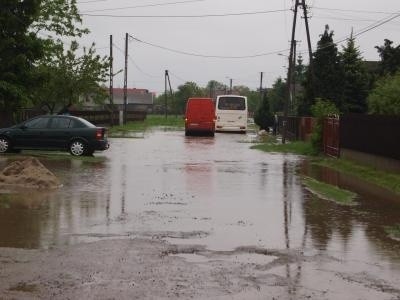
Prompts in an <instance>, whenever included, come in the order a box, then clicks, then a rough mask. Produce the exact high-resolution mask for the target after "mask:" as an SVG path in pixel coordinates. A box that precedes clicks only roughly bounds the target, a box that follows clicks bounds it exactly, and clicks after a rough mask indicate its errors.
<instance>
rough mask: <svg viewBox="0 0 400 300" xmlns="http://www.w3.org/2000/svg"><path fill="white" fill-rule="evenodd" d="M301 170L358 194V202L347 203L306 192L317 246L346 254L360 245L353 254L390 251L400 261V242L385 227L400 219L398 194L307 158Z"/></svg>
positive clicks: (307, 213)
mask: <svg viewBox="0 0 400 300" xmlns="http://www.w3.org/2000/svg"><path fill="white" fill-rule="evenodd" d="M300 170H301V172H302V173H303V174H305V175H307V176H313V177H315V178H317V179H318V180H321V181H324V182H327V183H330V184H333V185H336V186H339V187H342V188H345V189H350V190H352V191H355V192H356V193H357V194H358V198H357V206H355V207H346V206H341V205H338V204H336V203H334V202H330V201H324V200H321V199H318V198H317V197H315V196H314V195H312V194H310V193H309V192H305V197H304V205H303V206H304V219H305V222H306V226H307V228H309V231H310V236H311V239H312V242H313V245H314V247H315V248H317V249H319V250H324V251H325V250H328V249H336V250H337V249H340V250H341V251H343V255H346V254H350V253H351V252H354V251H355V249H357V251H356V252H355V253H351V255H354V256H357V257H358V258H362V257H365V258H366V257H368V256H370V255H371V254H372V253H374V255H376V257H386V256H387V255H388V254H389V255H388V256H389V257H392V258H393V259H394V260H395V261H399V255H398V253H400V243H399V242H396V241H394V240H392V239H390V238H389V237H388V235H387V234H386V233H385V231H384V228H385V227H386V226H393V225H395V224H398V223H400V216H399V214H398V212H399V210H400V202H399V201H396V199H397V200H398V196H397V195H394V194H392V193H390V192H388V191H385V192H381V191H382V189H381V188H379V187H376V186H373V185H371V184H369V183H366V182H364V181H362V180H359V179H357V178H354V177H352V176H349V175H346V174H340V173H338V172H336V171H334V170H331V169H329V168H325V167H319V166H315V165H311V164H309V163H308V162H304V163H303V164H302V165H301V167H300ZM333 243H335V245H333ZM339 247H340V248H339ZM371 247H372V248H371Z"/></svg>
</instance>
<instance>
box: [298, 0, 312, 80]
mask: <svg viewBox="0 0 400 300" xmlns="http://www.w3.org/2000/svg"><path fill="white" fill-rule="evenodd" d="M301 5H302V6H303V13H304V22H305V24H306V33H307V45H308V56H309V60H310V62H309V68H310V74H311V76H313V74H314V73H313V56H312V47H311V39H310V28H309V26H308V15H307V6H306V0H302V1H301Z"/></svg>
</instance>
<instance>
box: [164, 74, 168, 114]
mask: <svg viewBox="0 0 400 300" xmlns="http://www.w3.org/2000/svg"><path fill="white" fill-rule="evenodd" d="M167 77H168V70H165V75H164V85H165V89H164V112H165V118H168V107H167V97H168V96H167Z"/></svg>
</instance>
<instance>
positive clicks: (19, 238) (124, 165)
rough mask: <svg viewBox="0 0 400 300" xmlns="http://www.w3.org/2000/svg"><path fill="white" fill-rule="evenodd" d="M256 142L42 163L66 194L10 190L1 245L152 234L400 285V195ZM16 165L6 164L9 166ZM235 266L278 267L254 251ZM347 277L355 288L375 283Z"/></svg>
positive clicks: (125, 143) (155, 138)
mask: <svg viewBox="0 0 400 300" xmlns="http://www.w3.org/2000/svg"><path fill="white" fill-rule="evenodd" d="M251 139H252V137H251V136H249V135H240V134H223V133H217V134H216V135H215V137H214V138H212V137H185V136H184V133H183V132H182V131H161V130H158V131H155V132H152V133H149V134H146V135H145V136H144V138H141V139H132V138H129V139H111V147H110V149H109V150H108V151H105V152H104V153H96V154H95V155H96V156H97V157H99V160H98V161H96V162H84V161H81V160H77V159H73V158H71V157H70V156H69V155H66V156H65V159H63V158H60V159H52V160H44V159H41V162H42V163H43V164H44V165H45V166H46V167H47V168H48V169H50V170H51V171H52V172H53V173H55V175H56V176H57V177H58V178H59V179H60V181H61V182H62V183H63V186H62V188H60V189H59V190H53V191H48V192H43V191H40V192H32V191H19V192H18V193H15V192H14V191H7V190H1V191H0V247H14V248H28V249H51V248H53V247H62V246H67V245H74V244H78V243H85V242H92V241H98V240H104V239H124V238H127V237H130V238H131V237H135V236H141V237H146V236H147V237H157V238H162V239H163V240H165V241H167V242H169V243H172V244H178V245H202V246H203V247H204V248H205V249H208V250H209V251H232V250H234V249H237V248H238V247H250V246H252V247H256V248H257V249H279V250H285V251H286V250H287V251H291V250H293V251H299V252H301V253H306V254H308V255H314V256H318V255H324V257H329V258H331V260H329V262H325V263H324V261H323V260H322V261H320V262H319V263H320V264H321V265H319V264H318V266H317V269H318V268H321V269H323V268H324V264H326V265H330V267H329V272H332V273H335V274H336V275H337V274H343V273H342V272H345V271H346V272H348V271H349V270H351V271H352V272H354V273H356V274H365V273H372V274H378V273H379V276H380V277H379V278H380V279H379V280H381V281H380V282H382V281H385V282H392V283H393V282H394V283H395V284H398V283H399V281H400V242H399V241H397V240H395V239H393V238H391V237H390V236H389V235H388V233H387V232H386V231H385V228H386V227H388V226H395V225H396V224H400V214H399V211H400V201H398V200H399V199H398V197H396V196H395V195H393V194H391V193H387V192H383V191H381V190H379V189H378V188H376V187H372V188H371V186H369V185H366V184H364V183H362V182H360V181H358V180H356V179H354V178H351V177H349V176H344V175H341V174H338V173H335V172H331V171H329V170H326V169H322V168H317V167H315V166H310V165H309V164H307V163H306V162H304V159H303V158H301V157H299V156H296V155H285V154H269V153H264V152H261V151H257V150H251V149H250V146H251V144H250V143H249V141H251ZM12 159H15V156H12ZM10 161H11V157H10V158H8V157H7V156H3V157H0V169H2V168H3V167H5V166H6V165H7V164H8V163H9V162H10ZM302 173H303V174H307V175H311V176H314V177H316V178H319V179H321V180H324V181H327V182H330V183H335V184H337V185H339V186H342V187H345V188H347V189H351V190H354V191H355V192H357V194H358V197H357V199H356V202H357V205H355V206H351V207H348V206H341V205H338V204H336V203H334V202H330V201H326V200H321V199H318V198H316V197H315V196H313V195H311V194H310V193H309V192H308V191H307V190H306V189H305V188H304V187H303V186H302V184H301V174H302ZM177 255H178V256H179V255H181V257H183V258H185V257H186V259H188V260H190V259H192V260H193V261H202V260H205V261H208V260H209V258H204V257H200V256H196V255H192V256H190V254H177ZM237 259H238V260H240V261H246V260H248V261H259V260H261V261H262V260H263V259H264V260H266V261H267V262H269V261H270V258H268V257H264V258H259V257H255V256H254V255H253V257H248V254H246V253H241V254H239V255H238V258H237ZM325 267H326V266H325ZM288 271H291V272H293V273H294V274H295V276H294V277H296V276H298V277H301V280H302V282H303V284H304V283H308V284H310V285H315V284H317V285H318V284H319V283H320V282H319V281H321V282H322V281H323V280H324V273H323V272H322V275H321V274H319V275H318V276H321V277H320V278H317V277H318V276H315V275H312V274H311V273H310V272H307V270H306V269H303V271H302V269H301V266H300V265H297V266H295V267H294V268H293V269H291V268H289V267H287V269H286V271H283V270H282V272H288ZM299 273H302V274H301V276H300V274H299ZM326 276H328V275H326ZM338 276H339V275H338ZM340 276H342V277H343V278H342V279H343V280H344V281H346V280H347V281H349V282H350V281H351V282H353V283H354V282H355V283H360V284H365V280H366V279H365V276H364V277H363V279H360V278H359V277H352V278H347V277H345V275H340ZM360 276H361V275H360ZM368 280H370V285H371V286H377V285H378V284H377V283H376V281H373V280H372V279H368ZM324 284H325V285H326V284H327V283H324ZM385 284H386V283H385ZM385 284H379V289H384V288H385V286H386V285H385ZM336 287H337V286H336ZM332 288H335V286H333V287H332ZM350 291H351V288H349V292H350ZM392 293H394V294H395V295H397V296H398V295H399V294H400V293H399V292H398V291H393V289H392ZM362 295H364V296H365V295H368V294H367V293H365V294H362ZM372 295H373V296H376V294H372ZM349 299H351V298H349Z"/></svg>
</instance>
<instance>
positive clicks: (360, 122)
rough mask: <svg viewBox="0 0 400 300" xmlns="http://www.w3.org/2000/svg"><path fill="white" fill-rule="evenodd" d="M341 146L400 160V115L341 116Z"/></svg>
mask: <svg viewBox="0 0 400 300" xmlns="http://www.w3.org/2000/svg"><path fill="white" fill-rule="evenodd" d="M340 148H341V149H349V150H353V151H359V152H363V153H368V154H372V155H379V156H383V157H388V158H392V159H396V160H400V117H395V116H393V117H391V116H374V115H361V114H350V115H344V116H341V117H340Z"/></svg>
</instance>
